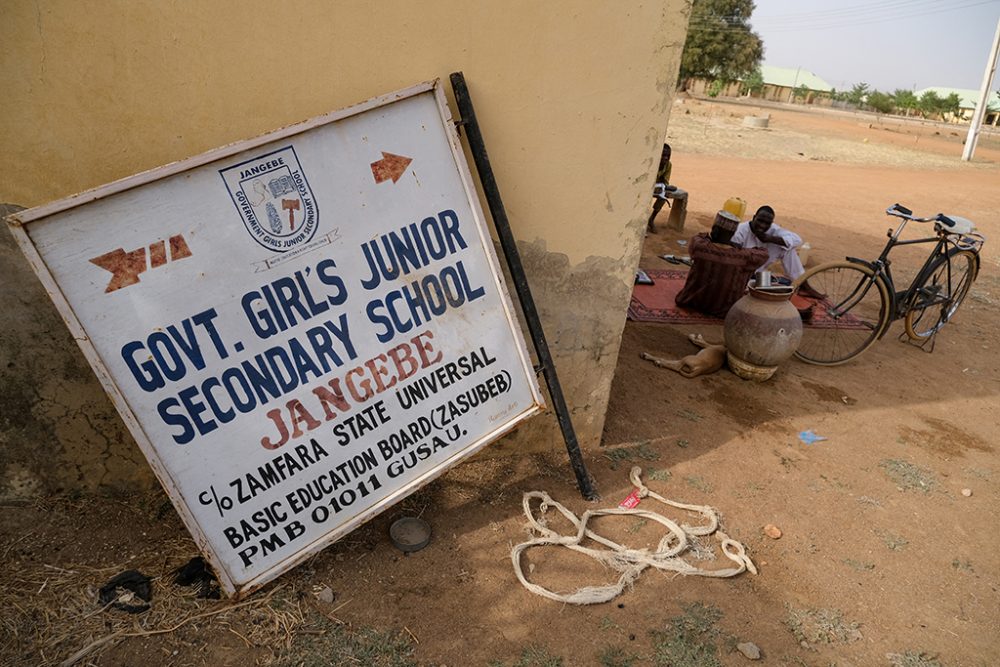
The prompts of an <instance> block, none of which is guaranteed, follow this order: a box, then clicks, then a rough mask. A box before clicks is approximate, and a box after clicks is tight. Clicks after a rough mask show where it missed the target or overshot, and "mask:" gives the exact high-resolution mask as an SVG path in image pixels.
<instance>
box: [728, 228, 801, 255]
mask: <svg viewBox="0 0 1000 667" xmlns="http://www.w3.org/2000/svg"><path fill="white" fill-rule="evenodd" d="M767 233H768V235H769V236H777V237H778V238H780V239H781V240H783V241H784V242H785V244H786V247H787V248H788V249H789V250H791V249H793V248H798V247H799V246H800V245H802V237H801V236H799V235H798V234H796V233H795V232H793V231H789V230H787V229H785V228H783V227H781V226H780V225H778V224H777V223H771V227H770V228H769V229H768V230H767ZM733 243H735V244H736V245H738V246H740V247H741V248H767V247H768V246H772V245H777V244H774V243H764V242H763V241H761V240H760V239H759V238H757V237H756V236H754V233H753V230H751V229H750V223H749V221H748V222H741V223H740V224H739V226H738V227H737V228H736V233H735V234H733Z"/></svg>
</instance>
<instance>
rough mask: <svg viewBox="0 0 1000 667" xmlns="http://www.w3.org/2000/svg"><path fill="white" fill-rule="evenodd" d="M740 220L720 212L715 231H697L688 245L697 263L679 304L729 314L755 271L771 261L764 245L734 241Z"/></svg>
mask: <svg viewBox="0 0 1000 667" xmlns="http://www.w3.org/2000/svg"><path fill="white" fill-rule="evenodd" d="M738 225H739V219H738V218H737V217H736V216H734V215H732V214H731V213H726V212H725V211H719V213H718V214H716V216H715V223H714V224H713V225H712V231H711V232H709V233H708V234H706V233H704V232H702V233H701V234H696V235H695V236H694V238H692V239H691V242H690V244H689V245H688V250H689V251H690V254H691V259H692V260H693V261H694V264H693V265H692V266H691V271H690V272H688V276H687V282H685V283H684V287H683V289H681V291H680V292H679V293H678V294H677V298H676V299H675V301H676V303H677V305H678V306H681V307H682V308H691V309H693V310H698V311H701V312H703V313H705V314H706V315H711V316H713V317H725V316H726V313H727V312H729V309H730V308H732V306H733V304H734V303H736V301H737V300H739V298H740V297H741V296H743V293H744V292H746V289H747V281H749V280H750V276H751V275H753V272H754V270H756V268H757V267H758V266H760V265H761V264H762V263H763V262H765V261H766V260H767V257H768V255H767V250H765V249H764V248H741V247H739V246H737V245H736V244H734V243H732V242H731V239H732V238H733V233H734V232H735V231H736V228H737V226H738Z"/></svg>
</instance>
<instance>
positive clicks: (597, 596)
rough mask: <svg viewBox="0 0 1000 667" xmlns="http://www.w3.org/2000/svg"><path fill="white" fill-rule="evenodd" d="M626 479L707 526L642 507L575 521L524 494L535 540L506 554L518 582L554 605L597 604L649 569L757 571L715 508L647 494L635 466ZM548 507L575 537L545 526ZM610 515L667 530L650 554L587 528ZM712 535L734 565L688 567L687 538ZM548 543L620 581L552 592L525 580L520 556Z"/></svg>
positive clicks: (546, 500)
mask: <svg viewBox="0 0 1000 667" xmlns="http://www.w3.org/2000/svg"><path fill="white" fill-rule="evenodd" d="M629 481H631V482H632V484H633V485H634V486H635V487H636V489H637V490H638V495H639V497H640V498H653V499H655V500H658V501H660V502H661V503H663V504H664V505H669V506H671V507H676V508H678V509H682V510H686V511H689V512H695V513H698V514H701V515H702V516H704V517H705V518H706V519H707V523H706V524H705V525H703V526H689V525H687V524H683V525H677V524H676V523H674V522H673V521H671V520H670V519H668V518H667V517H665V516H663V515H661V514H657V513H656V512H652V511H649V510H644V509H625V508H622V507H616V508H612V509H600V510H587V511H586V512H584V513H583V516H581V517H579V518H578V517H577V516H576V515H575V514H573V513H572V512H571V511H569V510H568V509H566V507H565V506H563V505H562V504H560V503H558V502H556V501H555V500H553V499H552V498H551V497H549V495H548V494H547V493H545V492H544V491H529V492H527V493H525V494H524V497H523V499H522V505H523V507H524V513H525V515H526V516H527V517H528V523H529V524H530V526H531V529H532V530H533V531H534V532H535V533H536V534H537V535H538V537H536V538H534V539H532V540H529V541H527V542H523V543H521V544H518V545H517V546H515V547H514V548H513V549H512V550H511V552H510V558H511V561H512V562H513V563H514V572H515V573H516V574H517V578H518V580H519V581H520V582H521V584H522V585H523V586H524V587H525V588H527V589H528V590H529V591H531V592H532V593H535V594H536V595H541V596H542V597H546V598H549V599H550V600H556V601H557V602H567V603H569V604H597V603H600V602H608V601H610V600H613V599H615V598H616V597H618V596H619V595H621V594H622V592H624V591H625V588H626V587H629V586H631V585H632V583H633V582H634V581H635V580H636V579H637V578H638V577H639V575H640V574H642V571H643V570H645V569H646V568H647V567H654V568H656V569H658V570H665V571H670V572H675V573H677V574H683V575H693V576H701V577H733V576H736V575H737V574H741V573H742V572H745V571H746V570H750V571H751V572H752V573H754V574H757V568H756V567H755V566H754V564H753V561H751V560H750V557H749V556H747V553H746V549H745V548H744V547H743V545H742V544H740V543H739V542H737V541H736V540H733V539H730V538H729V536H728V535H726V534H725V533H723V532H722V531H721V530H719V514H718V512H717V511H716V510H715V509H713V508H711V507H708V506H707V505H687V504H684V503H678V502H674V501H672V500H668V499H666V498H664V497H663V496H661V495H659V494H657V493H655V492H654V491H650V490H649V489H648V488H647V487H646V485H645V484H643V483H642V470H641V469H640V468H639V467H633V468H632V470H631V471H630V472H629ZM533 500H538V501H540V503H539V506H538V517H539V518H537V519H536V518H535V514H534V512H532V509H531V502H532V501H533ZM550 508H554V509H556V510H557V511H558V512H559V513H560V514H562V515H563V516H564V517H565V518H566V519H567V520H568V521H569V522H570V523H572V524H573V525H574V526H575V527H576V535H560V534H559V533H556V532H555V531H552V530H550V529H549V528H548V527H547V526H546V525H545V519H544V514H545V513H546V512H547V511H548V510H549V509H550ZM608 515H630V516H636V517H641V518H644V519H648V520H650V521H655V522H657V523H659V524H661V525H663V526H664V527H666V529H667V532H666V534H665V535H664V536H663V538H662V539H661V540H660V542H659V544H658V545H657V547H656V549H655V550H654V551H650V550H649V549H630V548H628V547H625V546H623V545H621V544H618V543H617V542H613V541H612V540H609V539H607V538H605V537H602V536H601V535H598V534H597V533H595V532H594V531H592V530H590V528H588V527H587V523H588V522H589V521H590V519H591V518H593V517H598V516H608ZM713 533H714V534H715V536H716V539H718V540H719V542H720V544H721V548H722V553H723V554H725V556H726V557H727V558H728V559H729V560H731V561H733V562H734V563H736V567H731V568H728V569H722V570H704V569H701V568H698V567H695V566H693V565H691V564H690V563H688V562H687V561H685V560H684V559H683V558H681V555H682V554H683V553H684V552H685V551H686V550H687V549H688V538H689V536H690V537H694V536H700V535H711V534H713ZM584 538H589V539H591V540H593V541H594V542H597V543H599V544H603V545H604V546H606V547H608V549H610V551H607V550H603V549H591V548H589V547H585V546H582V544H581V543H582V542H583V540H584ZM552 545H556V546H564V547H566V548H567V549H571V550H573V551H576V552H578V553H582V554H585V555H587V556H590V557H591V558H593V559H594V560H596V561H597V562H599V563H601V564H602V565H605V566H607V567H610V568H611V569H613V570H615V571H617V572H619V573H620V576H619V577H618V581H617V582H616V583H614V584H608V585H606V586H584V587H582V588H578V589H577V590H575V591H573V592H572V593H555V592H553V591H550V590H548V589H547V588H544V587H542V586H539V585H538V584H534V583H532V582H530V581H528V580H527V578H526V577H525V576H524V571H523V569H522V567H521V554H523V553H524V552H525V551H527V550H528V549H532V548H534V547H543V546H552Z"/></svg>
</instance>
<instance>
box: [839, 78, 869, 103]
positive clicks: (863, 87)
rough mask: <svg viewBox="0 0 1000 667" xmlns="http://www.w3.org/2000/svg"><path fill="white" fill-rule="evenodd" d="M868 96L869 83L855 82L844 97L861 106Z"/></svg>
mask: <svg viewBox="0 0 1000 667" xmlns="http://www.w3.org/2000/svg"><path fill="white" fill-rule="evenodd" d="M866 97H868V84H867V83H864V82H861V83H856V84H854V85H853V86H852V87H851V90H850V92H848V93H847V94H846V96H845V98H844V99H846V100H847V101H848V102H850V103H851V104H853V105H854V106H861V105H862V104H863V103H864V101H865V98H866Z"/></svg>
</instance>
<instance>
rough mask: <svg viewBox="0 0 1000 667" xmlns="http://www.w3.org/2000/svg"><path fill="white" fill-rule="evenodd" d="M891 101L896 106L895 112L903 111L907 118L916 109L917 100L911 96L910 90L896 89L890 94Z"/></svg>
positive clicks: (914, 96)
mask: <svg viewBox="0 0 1000 667" xmlns="http://www.w3.org/2000/svg"><path fill="white" fill-rule="evenodd" d="M892 101H893V103H894V104H895V106H896V111H897V112H898V111H903V112H905V113H906V115H907V116H909V115H910V112H911V111H913V110H914V109H916V108H917V104H918V100H917V96H916V95H914V94H913V91H912V90H904V89H902V88H897V89H896V90H895V92H893V94H892Z"/></svg>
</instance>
